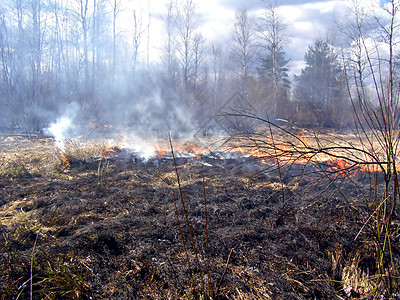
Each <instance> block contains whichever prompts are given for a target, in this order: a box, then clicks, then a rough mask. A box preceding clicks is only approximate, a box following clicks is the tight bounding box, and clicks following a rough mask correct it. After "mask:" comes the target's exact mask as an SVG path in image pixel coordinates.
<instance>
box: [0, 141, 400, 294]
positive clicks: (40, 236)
mask: <svg viewBox="0 0 400 300" xmlns="http://www.w3.org/2000/svg"><path fill="white" fill-rule="evenodd" d="M1 146H2V150H3V154H4V153H5V154H4V155H3V157H2V159H3V160H2V165H1V166H2V168H3V169H2V173H1V176H0V188H1V189H0V205H1V206H0V222H1V223H0V226H1V227H0V230H1V242H0V245H1V248H0V252H1V263H0V268H1V270H0V288H1V290H0V297H1V299H16V298H18V299H29V297H30V296H32V298H33V299H65V298H74V299H178V298H182V299H187V298H189V299H192V297H196V295H197V296H198V297H200V296H199V295H200V294H202V292H203V291H204V290H208V289H207V287H204V288H203V287H202V281H204V282H205V285H206V286H207V283H208V280H207V276H206V274H207V273H209V274H210V277H211V279H210V281H211V285H212V290H213V291H214V292H215V291H216V290H217V287H218V286H220V288H219V293H218V296H216V297H215V299H349V298H364V299H372V298H373V297H372V296H371V295H372V290H371V288H370V281H371V280H370V278H371V276H372V275H373V274H375V272H376V270H375V257H374V246H373V243H372V242H370V241H371V236H370V232H369V230H368V228H365V229H364V230H363V231H362V233H361V235H360V236H359V237H358V238H357V240H355V237H356V235H357V233H358V232H359V230H360V228H361V227H362V225H363V224H364V222H365V219H363V218H364V216H363V215H362V214H361V213H360V212H359V211H360V209H361V210H362V208H363V205H364V202H363V201H364V200H363V196H361V195H362V194H364V195H368V191H369V188H370V181H369V176H368V175H366V174H359V175H356V176H355V177H354V178H352V179H351V180H350V179H348V178H343V177H342V176H340V174H331V175H329V176H327V175H326V174H325V175H321V174H320V173H314V172H313V171H315V170H311V172H310V174H306V175H305V176H303V177H301V178H295V177H292V176H291V175H293V174H294V173H296V172H297V173H298V170H299V169H300V167H301V166H297V169H296V167H295V166H294V167H293V170H292V171H290V172H287V170H284V169H283V170H281V172H277V170H272V169H270V168H268V167H266V166H262V165H259V164H257V163H255V162H254V161H252V160H250V159H244V158H240V157H236V158H230V159H222V158H217V157H212V156H203V157H197V158H196V159H192V158H178V159H177V163H176V164H177V169H178V173H179V177H180V181H181V191H182V195H183V199H184V202H185V205H186V210H187V216H188V221H189V223H190V226H191V229H192V231H193V235H194V239H195V248H196V250H197V252H198V257H199V263H196V259H195V255H194V254H193V246H192V244H191V241H190V235H189V233H188V230H187V226H186V220H185V213H184V211H183V209H182V205H181V202H180V193H179V188H178V185H177V176H176V174H175V165H174V163H173V160H172V159H171V158H170V157H169V158H168V157H164V158H153V159H150V160H148V161H143V160H139V159H135V158H134V157H131V156H129V155H127V154H126V153H125V154H124V153H123V152H121V153H120V155H119V156H117V157H111V158H107V159H101V164H100V160H99V159H97V158H92V159H85V160H76V161H71V162H70V163H71V167H70V168H69V169H63V168H62V166H61V164H60V161H59V160H58V159H57V157H56V156H55V154H54V153H56V150H55V149H52V147H51V145H50V144H49V142H48V141H43V140H33V141H32V140H25V139H15V140H13V141H11V142H10V141H9V140H7V141H2V145H1ZM34 149H41V150H40V151H41V152H40V151H39V150H34ZM33 151H36V152H34V153H33ZM38 151H39V152H38ZM15 153H19V154H18V155H17V156H18V157H17V158H15V157H14V158H13V159H14V160H13V162H12V163H10V162H9V161H10V158H9V157H10V155H11V154H12V155H14V156H15V155H16V154H15ZM49 153H50V154H49ZM7 155H8V156H7ZM18 159H19V160H18ZM49 161H51V163H50V165H49V166H46V167H45V166H44V165H45V163H47V164H49ZM32 166H33V167H32ZM296 170H297V171H296ZM286 173H288V174H286ZM204 188H205V197H204ZM338 188H339V189H338ZM343 195H345V196H346V198H347V200H348V201H350V202H351V205H348V204H347V202H346V201H344V200H343ZM204 199H206V203H207V222H208V227H207V229H208V231H207V233H208V234H207V235H206V230H205V216H206V214H205V209H204ZM175 204H176V205H177V210H176V209H175ZM357 210H358V212H357ZM176 212H177V214H178V216H179V222H178V219H177V217H176ZM396 222H397V221H396ZM179 224H180V226H179ZM180 227H181V229H182V235H181V234H180V230H179V228H180ZM182 236H183V239H184V240H185V243H183V241H182ZM207 237H208V241H209V242H208V243H207ZM392 237H393V239H392V249H393V259H394V262H395V264H396V266H398V265H399V259H400V253H399V251H400V247H399V232H397V233H396V234H393V235H392ZM207 244H208V247H207ZM185 246H186V248H187V251H185V250H184V247H185ZM207 248H208V252H209V259H208V260H207ZM232 249H233V251H232V254H231V256H230V260H229V264H228V267H227V269H226V274H225V276H222V275H223V274H224V270H225V266H226V262H227V259H228V256H229V253H230V252H231V250H232ZM186 254H188V256H189V261H190V266H189V264H188V262H187V258H186ZM207 261H208V262H209V269H210V271H209V272H207V271H206V266H207ZM198 265H201V269H202V270H201V271H200V270H199V268H198ZM191 274H192V275H191ZM201 275H203V277H201ZM192 277H193V280H192V279H191V278H192ZM202 278H203V280H201V279H202ZM221 278H222V280H221ZM31 279H32V280H31ZM210 290H211V288H210ZM368 295H369V296H368ZM383 298H384V297H383Z"/></svg>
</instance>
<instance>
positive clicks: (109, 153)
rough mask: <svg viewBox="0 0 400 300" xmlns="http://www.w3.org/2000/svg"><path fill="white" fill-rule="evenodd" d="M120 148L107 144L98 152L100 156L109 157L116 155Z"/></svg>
mask: <svg viewBox="0 0 400 300" xmlns="http://www.w3.org/2000/svg"><path fill="white" fill-rule="evenodd" d="M120 152H121V149H120V148H118V147H116V146H107V147H106V149H105V150H104V151H103V152H101V153H100V155H101V157H102V158H110V157H114V156H116V155H118V153H120Z"/></svg>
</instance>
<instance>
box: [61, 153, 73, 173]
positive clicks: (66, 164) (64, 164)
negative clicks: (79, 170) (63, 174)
mask: <svg viewBox="0 0 400 300" xmlns="http://www.w3.org/2000/svg"><path fill="white" fill-rule="evenodd" d="M60 159H61V168H62V169H63V170H68V169H69V168H71V164H70V162H69V159H68V158H67V157H66V156H65V155H64V154H63V153H62V154H61V155H60Z"/></svg>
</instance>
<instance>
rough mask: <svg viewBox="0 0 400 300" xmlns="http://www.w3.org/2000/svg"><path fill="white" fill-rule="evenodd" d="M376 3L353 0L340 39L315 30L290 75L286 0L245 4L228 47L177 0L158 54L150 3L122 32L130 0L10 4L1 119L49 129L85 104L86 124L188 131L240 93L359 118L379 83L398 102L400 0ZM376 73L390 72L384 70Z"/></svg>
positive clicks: (287, 112)
mask: <svg viewBox="0 0 400 300" xmlns="http://www.w3.org/2000/svg"><path fill="white" fill-rule="evenodd" d="M376 2H377V4H376V5H377V6H380V9H379V10H376V7H373V6H371V7H366V6H365V5H361V3H362V1H359V0H351V1H348V7H347V17H346V18H345V20H342V21H338V23H337V24H335V25H334V24H332V27H335V28H336V32H335V33H334V36H335V38H334V39H333V38H332V36H333V34H330V35H331V36H330V35H329V34H326V36H325V37H323V38H316V39H315V43H314V44H313V45H309V47H308V50H307V52H306V53H305V55H304V63H305V66H304V68H303V69H302V70H301V73H300V74H296V75H294V76H293V77H290V76H289V75H290V57H288V55H287V53H286V51H285V49H286V47H287V45H288V44H289V43H290V39H288V35H287V33H288V32H289V31H290V30H291V27H290V24H286V23H285V22H284V20H283V18H282V16H281V11H280V10H279V1H273V0H269V1H265V9H264V10H263V13H262V16H260V17H258V16H257V17H256V16H254V15H253V14H252V13H251V12H250V11H247V10H246V9H242V10H238V11H237V12H236V14H235V18H234V19H233V20H232V24H231V26H230V28H231V32H229V33H227V34H229V36H230V41H229V43H224V44H218V43H215V42H211V41H207V39H206V37H205V36H203V35H202V33H201V30H200V29H201V15H200V13H199V11H198V6H197V4H198V3H196V1H195V0H180V1H175V0H171V1H169V2H168V3H167V5H166V7H165V9H164V13H163V14H162V15H161V16H158V18H159V19H160V20H161V22H162V24H163V32H162V33H161V35H160V36H161V37H162V41H160V47H159V49H158V52H159V59H158V60H151V59H150V55H149V51H150V49H149V43H150V40H151V39H152V38H153V36H151V31H150V27H151V26H152V24H151V18H150V15H151V11H150V10H151V8H150V2H149V3H148V4H149V5H148V8H147V10H146V8H143V7H142V8H135V6H134V5H133V6H131V7H130V8H129V12H128V13H129V15H130V18H129V20H130V21H129V22H127V28H126V30H122V29H121V23H122V22H123V20H122V18H120V16H121V13H122V12H124V13H127V10H128V8H127V7H126V6H125V4H126V3H125V2H124V1H121V0H8V1H4V2H3V4H2V9H1V11H0V127H1V128H2V129H3V130H7V131H23V132H41V131H42V130H43V129H45V128H46V127H48V126H49V124H50V123H52V122H54V121H55V120H56V119H57V118H59V117H60V116H61V115H63V114H66V113H67V114H68V113H69V112H70V111H72V110H76V111H79V113H77V114H78V116H77V117H76V120H75V121H77V122H85V123H97V124H102V125H107V124H111V125H124V126H129V125H136V126H142V127H145V128H147V129H149V128H151V130H154V131H158V130H163V132H165V131H166V130H183V129H184V128H185V127H187V126H188V124H191V126H192V127H194V128H195V127H197V126H199V125H201V124H202V123H204V122H205V121H206V120H207V119H208V118H209V117H210V116H213V115H215V114H218V113H221V107H223V106H224V104H225V103H226V101H227V100H228V99H229V98H230V97H231V96H232V95H233V94H234V93H235V92H238V93H240V95H242V96H243V97H244V99H246V101H247V103H250V104H251V109H252V111H249V112H246V113H256V114H257V116H259V117H261V118H268V119H269V120H278V119H279V120H285V121H287V122H289V123H292V124H296V125H298V126H307V127H328V128H343V127H347V126H351V125H353V124H354V121H353V112H354V110H357V109H361V108H357V107H355V105H354V103H352V101H351V98H352V97H351V96H352V95H353V96H354V97H357V98H358V99H361V103H364V104H367V105H368V106H369V107H373V106H375V105H377V103H379V99H378V98H379V95H378V97H376V96H374V95H375V94H374V93H371V89H372V91H373V90H374V89H375V87H378V86H386V87H389V89H390V91H391V93H392V94H393V95H395V97H394V100H396V99H397V98H398V95H399V93H398V86H399V82H400V81H399V78H398V75H397V73H398V72H397V71H398V65H399V62H400V60H399V58H400V57H399V55H398V54H397V53H396V47H392V45H395V44H396V43H395V42H396V40H397V38H398V36H397V31H396V30H397V27H398V24H399V23H398V21H397V18H398V14H397V13H398V9H399V4H398V3H397V1H393V2H394V3H393V9H392V10H391V9H389V6H388V5H387V4H385V5H384V4H380V2H379V1H376ZM389 2H390V5H391V4H392V2H391V1H389ZM124 22H125V23H126V21H124ZM157 38H158V37H157ZM388 49H390V51H389V50H388ZM392 49H393V50H392ZM374 69H376V70H377V71H379V74H384V76H381V75H380V76H374V73H373V70H374ZM382 70H387V72H386V71H382ZM382 93H385V91H383V90H382ZM396 101H397V100H396ZM396 103H397V102H396ZM378 106H379V105H377V107H378ZM394 110H395V111H397V107H395V108H394ZM70 113H71V114H72V112H70ZM147 129H146V130H147Z"/></svg>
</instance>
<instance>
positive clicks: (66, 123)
mask: <svg viewBox="0 0 400 300" xmlns="http://www.w3.org/2000/svg"><path fill="white" fill-rule="evenodd" d="M79 109H80V107H79V105H78V104H77V103H76V102H73V103H70V104H69V105H68V106H67V107H66V110H65V112H64V114H63V115H62V116H61V117H59V118H58V119H57V120H56V121H55V122H54V123H51V124H50V126H49V127H48V128H45V129H44V133H45V134H48V135H50V136H52V137H53V138H54V140H55V144H56V146H57V148H59V149H60V151H62V152H65V141H66V140H67V139H69V138H71V137H72V136H73V134H74V132H75V130H74V129H75V127H76V126H75V124H74V119H75V118H76V116H77V113H78V111H79Z"/></svg>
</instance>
